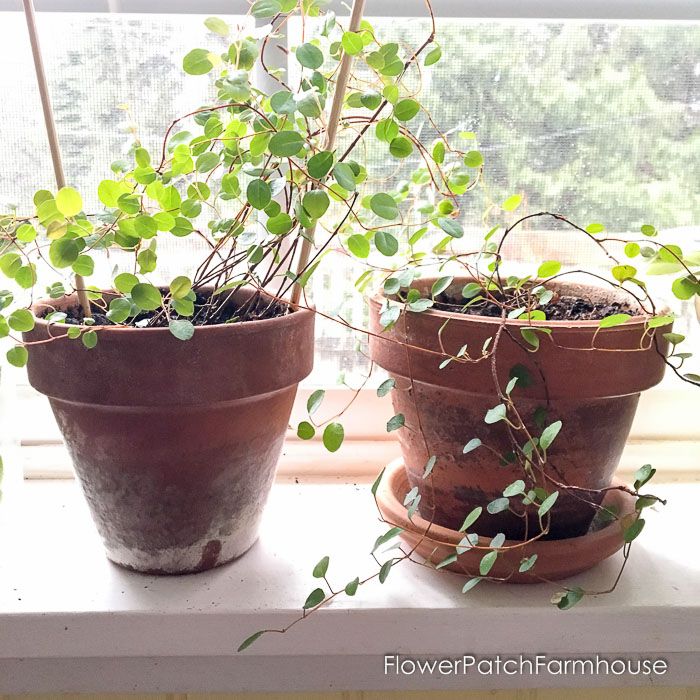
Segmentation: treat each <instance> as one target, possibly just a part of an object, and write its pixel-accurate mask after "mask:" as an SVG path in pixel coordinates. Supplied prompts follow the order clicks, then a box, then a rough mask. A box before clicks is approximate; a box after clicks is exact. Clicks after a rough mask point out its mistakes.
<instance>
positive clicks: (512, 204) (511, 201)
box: [501, 194, 523, 211]
mask: <svg viewBox="0 0 700 700" xmlns="http://www.w3.org/2000/svg"><path fill="white" fill-rule="evenodd" d="M522 201H523V198H522V197H521V196H520V195H519V194H514V195H513V196H512V197H508V199H506V201H505V202H503V204H502V205H501V206H502V207H503V208H504V209H505V210H506V211H513V210H515V209H517V208H518V207H519V206H520V202H522Z"/></svg>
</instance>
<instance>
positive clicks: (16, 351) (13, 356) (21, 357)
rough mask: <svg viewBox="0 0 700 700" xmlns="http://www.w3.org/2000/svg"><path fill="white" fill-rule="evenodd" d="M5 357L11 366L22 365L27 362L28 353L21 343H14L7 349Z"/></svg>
mask: <svg viewBox="0 0 700 700" xmlns="http://www.w3.org/2000/svg"><path fill="white" fill-rule="evenodd" d="M5 357H7V361H8V362H9V363H10V364H11V365H12V366H13V367H24V366H25V365H26V364H27V358H28V357H29V353H28V352H27V348H25V347H24V346H23V345H15V347H13V348H10V349H9V350H8V351H7V354H6V355H5Z"/></svg>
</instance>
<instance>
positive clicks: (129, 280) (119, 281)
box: [114, 272, 139, 294]
mask: <svg viewBox="0 0 700 700" xmlns="http://www.w3.org/2000/svg"><path fill="white" fill-rule="evenodd" d="M138 283H139V278H138V277H137V276H136V275H132V274H131V273H129V272H122V273H121V274H120V275H117V276H116V277H115V278H114V286H115V288H116V289H117V290H118V291H120V292H121V293H122V294H129V292H131V290H132V289H133V288H134V287H135V286H136V285H137V284H138Z"/></svg>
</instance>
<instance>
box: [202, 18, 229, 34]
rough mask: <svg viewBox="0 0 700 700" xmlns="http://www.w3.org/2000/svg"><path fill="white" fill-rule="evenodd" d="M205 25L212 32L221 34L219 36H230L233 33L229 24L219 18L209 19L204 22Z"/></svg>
mask: <svg viewBox="0 0 700 700" xmlns="http://www.w3.org/2000/svg"><path fill="white" fill-rule="evenodd" d="M204 25H205V26H206V28H207V29H209V30H210V31H212V32H214V33H215V34H219V36H228V35H229V33H230V31H231V30H230V29H229V26H228V24H226V22H224V20H222V19H219V18H218V17H207V19H205V20H204Z"/></svg>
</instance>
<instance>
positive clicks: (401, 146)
mask: <svg viewBox="0 0 700 700" xmlns="http://www.w3.org/2000/svg"><path fill="white" fill-rule="evenodd" d="M389 153H391V155H392V156H394V158H408V156H410V155H411V153H413V144H412V143H411V140H410V139H408V138H406V137H405V136H397V137H396V138H395V139H392V140H391V143H390V144H389Z"/></svg>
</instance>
